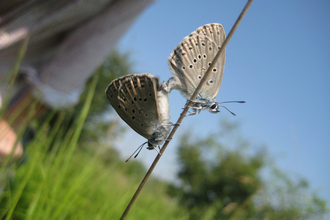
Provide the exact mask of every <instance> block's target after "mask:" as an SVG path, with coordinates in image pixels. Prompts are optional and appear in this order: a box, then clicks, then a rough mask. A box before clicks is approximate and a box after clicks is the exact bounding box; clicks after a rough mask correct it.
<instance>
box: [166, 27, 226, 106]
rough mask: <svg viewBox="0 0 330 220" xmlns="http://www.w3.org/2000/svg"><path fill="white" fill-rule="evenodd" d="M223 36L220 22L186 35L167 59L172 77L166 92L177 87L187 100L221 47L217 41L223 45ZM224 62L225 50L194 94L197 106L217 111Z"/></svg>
mask: <svg viewBox="0 0 330 220" xmlns="http://www.w3.org/2000/svg"><path fill="white" fill-rule="evenodd" d="M224 39H225V34H224V31H223V28H222V26H221V25H220V24H209V25H204V26H203V27H200V28H198V29H197V30H196V31H194V32H193V33H191V34H190V35H189V36H187V37H185V38H184V39H183V41H182V42H181V43H180V44H179V45H178V46H177V47H176V48H175V49H174V50H173V52H172V54H171V55H170V57H169V59H168V63H169V66H170V69H171V71H172V73H173V75H174V77H173V78H171V79H170V80H169V81H168V83H167V86H168V88H167V91H168V92H170V91H171V90H172V89H178V90H180V91H181V93H182V94H183V95H184V96H185V97H186V98H187V99H190V97H191V96H192V94H193V93H194V92H195V90H196V88H197V86H198V84H199V82H200V81H201V79H202V78H203V76H204V75H205V73H206V71H207V69H208V68H209V66H210V65H211V63H212V62H213V59H214V57H215V56H216V54H217V52H218V51H219V50H220V46H219V45H218V44H220V43H221V44H222V42H223V41H224ZM224 64H225V51H224V52H223V53H222V55H221V57H220V59H219V61H217V62H216V64H215V66H214V68H212V71H211V74H210V75H209V76H208V79H207V81H206V83H205V85H203V87H202V89H201V91H200V92H199V94H198V96H197V97H196V100H195V101H196V103H201V104H196V103H195V106H197V107H198V108H200V109H208V110H209V111H211V112H218V110H217V109H218V103H216V101H215V97H216V95H217V93H218V91H219V88H220V85H221V82H222V76H223V71H224Z"/></svg>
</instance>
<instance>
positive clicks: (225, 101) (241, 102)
mask: <svg viewBox="0 0 330 220" xmlns="http://www.w3.org/2000/svg"><path fill="white" fill-rule="evenodd" d="M222 103H245V101H225V102H219V104H222ZM219 106H220V107H223V108H225V109H226V110H227V111H229V112H230V113H231V114H232V115H234V116H236V114H235V113H234V112H232V111H230V110H229V109H228V108H227V107H226V106H224V105H219Z"/></svg>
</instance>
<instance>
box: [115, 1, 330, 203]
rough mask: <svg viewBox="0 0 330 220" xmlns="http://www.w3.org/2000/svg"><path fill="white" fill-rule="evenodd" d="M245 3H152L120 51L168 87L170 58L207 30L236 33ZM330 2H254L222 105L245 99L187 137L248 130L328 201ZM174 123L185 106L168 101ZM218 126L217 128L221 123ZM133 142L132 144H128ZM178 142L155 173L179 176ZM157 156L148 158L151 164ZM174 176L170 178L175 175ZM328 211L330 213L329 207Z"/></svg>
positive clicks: (232, 53)
mask: <svg viewBox="0 0 330 220" xmlns="http://www.w3.org/2000/svg"><path fill="white" fill-rule="evenodd" d="M245 3H246V1H241V0H236V1H220V0H212V1H211V0H205V1H191V0H179V1H178V0H161V1H157V2H155V3H153V4H152V5H150V7H148V8H147V10H145V11H144V13H143V14H142V15H141V16H140V17H139V18H138V19H137V20H136V22H135V23H134V24H133V26H132V27H131V28H130V30H129V31H128V32H127V33H126V34H125V36H124V37H123V38H122V40H121V42H120V44H119V45H118V48H119V49H120V50H121V51H130V52H131V53H132V56H131V58H132V59H131V60H132V61H133V62H134V67H133V70H134V72H135V73H143V72H148V73H151V74H153V75H157V76H159V77H160V79H161V80H162V81H164V80H165V81H167V79H168V78H170V77H171V76H172V74H171V72H170V71H169V68H168V65H167V58H168V57H169V55H170V53H171V52H172V50H173V49H174V47H175V46H176V45H177V44H178V43H179V42H180V41H181V40H182V39H183V38H184V37H185V36H187V35H188V34H190V33H191V32H192V31H194V30H196V29H197V28H198V27H200V26H202V25H204V24H208V23H221V24H222V25H223V27H224V29H225V31H226V34H228V33H229V31H230V29H231V27H232V26H233V24H234V22H235V21H236V19H237V17H238V15H239V13H240V12H241V10H242V8H243V7H244V5H245ZM329 9H330V1H326V0H324V1H312V0H308V1H306V0H291V1H286V0H278V1H258V0H255V1H254V2H253V3H252V5H251V7H250V9H249V11H248V12H247V14H246V16H245V18H244V19H243V21H242V22H241V24H240V26H239V27H238V29H237V30H236V32H235V34H234V36H233V37H232V39H231V41H230V42H229V44H228V46H227V50H226V64H225V71H224V77H223V81H222V85H221V87H220V90H219V93H218V95H217V100H218V101H228V100H245V101H246V102H247V103H246V104H228V105H226V106H227V107H228V108H229V109H230V110H232V111H233V112H235V113H236V114H237V116H236V117H234V116H231V115H230V114H229V113H228V112H227V111H225V110H224V109H223V110H222V111H221V112H220V113H218V114H211V113H209V112H207V111H204V112H202V113H201V114H200V115H197V116H193V117H188V118H186V119H185V120H184V121H183V123H182V125H181V127H180V128H179V129H178V131H179V132H178V133H180V131H181V132H183V131H184V130H185V129H191V128H192V129H193V130H194V132H195V133H196V134H197V133H200V134H201V135H203V134H204V135H206V134H207V133H209V132H211V131H212V130H216V126H218V124H219V123H218V122H219V121H220V120H221V119H224V118H229V119H230V120H232V121H239V122H240V123H241V124H242V134H243V135H244V136H245V137H246V138H248V139H250V140H252V141H253V142H256V143H261V144H265V145H267V149H268V150H269V152H270V153H271V154H272V156H273V157H274V160H275V161H276V163H277V164H278V166H279V167H280V168H281V169H282V170H285V171H289V172H293V173H295V174H299V175H300V176H302V177H304V178H306V179H308V181H309V183H310V186H311V187H312V189H313V190H317V191H318V192H319V195H321V196H322V197H323V198H325V199H326V200H327V201H328V203H330V188H329V185H330V162H329V159H328V158H329V156H330V147H329V145H330V111H329V110H330V104H329V103H330V59H329V58H330V13H329ZM169 98H170V113H171V121H172V122H176V120H177V119H178V117H179V114H180V112H181V108H182V107H183V106H184V104H185V99H184V98H183V97H182V96H181V95H180V94H179V92H172V93H171V94H170V97H169ZM215 122H216V123H215ZM127 135H128V136H130V138H134V140H136V142H134V143H132V142H131V141H128V139H126V140H125V141H121V144H120V145H119V146H118V147H119V148H120V149H121V151H122V154H123V156H125V157H126V156H129V155H130V154H131V153H132V152H133V151H134V150H135V149H136V147H137V146H139V144H141V143H142V142H143V141H144V139H143V138H142V137H140V136H139V135H137V134H135V133H133V132H130V133H129V134H127ZM130 140H131V139H130ZM174 146H175V142H174V143H171V144H170V145H169V147H168V148H167V150H166V151H165V153H164V155H163V157H162V158H161V160H160V162H159V164H158V167H157V168H156V169H155V171H154V172H155V174H154V175H157V173H162V174H164V171H166V172H168V173H169V174H168V175H170V176H168V177H166V178H168V179H171V178H174V174H173V173H172V171H175V155H174V154H175V149H174ZM155 155H156V153H155V152H151V151H146V150H144V151H142V152H141V154H140V155H139V157H138V159H139V160H141V161H144V162H145V163H146V165H149V164H150V163H151V162H152V160H153V159H154V157H155ZM171 175H172V176H171ZM328 206H329V205H328Z"/></svg>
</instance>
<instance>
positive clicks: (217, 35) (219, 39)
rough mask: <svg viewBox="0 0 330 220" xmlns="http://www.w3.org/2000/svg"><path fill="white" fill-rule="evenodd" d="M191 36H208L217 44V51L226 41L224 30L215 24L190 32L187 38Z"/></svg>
mask: <svg viewBox="0 0 330 220" xmlns="http://www.w3.org/2000/svg"><path fill="white" fill-rule="evenodd" d="M193 35H204V36H208V37H209V38H211V40H213V41H214V42H215V43H216V44H217V46H218V47H219V49H220V47H221V45H222V44H223V42H224V41H225V39H226V34H225V30H224V29H223V27H222V25H221V24H217V23H212V24H206V25H203V26H202V27H199V28H197V30H196V31H194V32H192V33H191V34H190V35H189V36H190V37H191V36H193ZM189 36H188V37H189ZM223 59H224V58H223ZM222 62H223V63H224V62H225V60H222Z"/></svg>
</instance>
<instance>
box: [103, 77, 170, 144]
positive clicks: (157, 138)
mask: <svg viewBox="0 0 330 220" xmlns="http://www.w3.org/2000/svg"><path fill="white" fill-rule="evenodd" d="M105 94H106V96H107V98H108V100H109V102H110V104H111V105H112V107H113V108H114V109H115V111H116V112H117V114H118V115H119V116H120V117H121V118H122V119H123V120H124V121H125V122H126V123H127V124H128V125H129V126H130V127H131V128H132V129H133V130H134V131H135V132H137V133H138V134H140V135H141V136H143V137H145V138H146V139H148V141H147V142H145V143H144V144H146V143H148V147H147V149H149V150H151V149H156V146H159V145H161V144H162V143H163V141H164V140H166V138H167V135H168V133H169V131H170V125H171V123H170V122H169V119H170V114H169V104H168V93H167V92H166V91H164V90H163V89H162V88H161V85H160V84H159V79H158V78H157V77H156V76H153V75H151V74H148V73H143V74H132V75H127V76H123V77H120V78H117V79H115V80H113V81H112V82H111V83H110V84H109V86H108V87H107V88H106V90H105ZM144 144H142V145H141V146H140V147H139V148H138V149H141V148H142V146H143V145H144ZM156 150H157V149H156Z"/></svg>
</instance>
